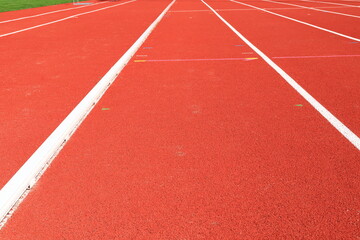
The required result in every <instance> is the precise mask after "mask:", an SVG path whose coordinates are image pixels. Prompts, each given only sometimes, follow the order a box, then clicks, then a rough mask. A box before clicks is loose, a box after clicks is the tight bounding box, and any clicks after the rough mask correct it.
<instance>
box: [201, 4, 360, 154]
mask: <svg viewBox="0 0 360 240" xmlns="http://www.w3.org/2000/svg"><path fill="white" fill-rule="evenodd" d="M201 1H202V2H203V3H204V4H205V5H206V6H207V7H208V8H209V9H210V10H211V11H213V13H214V14H215V15H216V16H217V17H218V18H220V20H221V21H223V22H224V23H225V24H226V26H228V27H229V28H230V29H231V30H232V31H233V32H234V33H235V34H236V35H237V36H238V37H239V38H240V39H241V40H243V41H244V42H245V43H246V44H247V45H248V46H249V47H250V48H251V49H252V50H254V52H256V53H257V54H258V55H259V56H260V57H261V58H262V59H264V61H265V62H266V63H267V64H269V65H270V66H271V67H272V68H273V69H274V70H275V71H276V72H277V73H278V74H280V76H282V77H283V78H284V80H285V81H286V82H287V83H288V84H290V86H292V87H293V88H294V89H295V90H296V91H297V92H298V93H299V94H300V95H301V96H302V97H303V98H305V100H306V101H308V102H309V103H310V104H311V106H313V107H314V108H315V109H316V110H317V111H318V112H319V113H320V114H321V115H322V116H323V117H324V118H325V119H326V120H328V121H329V122H330V123H331V125H333V126H334V127H335V128H336V129H337V130H338V131H339V132H340V133H341V134H342V135H343V136H344V137H345V138H346V139H347V140H349V141H350V143H352V144H353V145H354V146H355V147H356V148H357V149H358V150H360V138H359V137H358V136H356V135H355V133H353V132H352V131H351V130H350V129H349V128H348V127H346V126H345V125H344V124H343V123H342V122H340V120H339V119H337V118H336V117H335V116H334V115H333V114H332V113H331V112H329V111H328V110H327V109H326V108H325V107H324V106H323V105H321V104H320V103H319V102H318V101H317V100H316V99H315V98H313V97H312V96H311V95H310V94H309V93H308V92H307V91H306V90H305V89H304V88H302V87H301V86H300V85H299V84H298V83H297V82H296V81H295V80H294V79H293V78H292V77H290V76H289V75H288V74H287V73H286V72H285V71H284V70H282V69H281V68H280V67H279V66H278V65H277V64H276V63H274V62H273V61H272V60H271V59H270V58H269V57H268V56H266V55H265V54H264V53H263V52H261V51H260V50H259V49H258V48H257V47H255V45H254V44H252V43H251V42H250V41H249V40H247V39H246V38H245V37H244V36H243V35H242V34H241V33H240V32H238V31H237V30H236V29H235V28H234V27H233V26H232V25H231V24H230V23H228V22H227V21H226V20H225V19H224V18H223V17H221V15H220V14H219V13H218V12H216V11H215V10H214V9H213V8H212V7H210V6H209V5H208V4H207V3H206V2H204V0H201Z"/></svg>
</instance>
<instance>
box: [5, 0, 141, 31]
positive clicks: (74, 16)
mask: <svg viewBox="0 0 360 240" xmlns="http://www.w3.org/2000/svg"><path fill="white" fill-rule="evenodd" d="M135 1H137V0H131V1H128V2H123V3H119V4H115V5H112V6H109V7H103V8H99V9H95V10H91V11H88V12H84V13H79V14H75V15H71V16H69V17H65V18H61V19H58V20H55V21H51V22H47V23H43V24H39V25H35V26H33V27H28V28H23V29H21V30H17V31H14V32H9V33H5V34H1V35H0V38H2V37H6V36H10V35H14V34H17V33H21V32H25V31H29V30H32V29H36V28H40V27H44V26H47V25H50V24H54V23H58V22H62V21H66V20H69V19H72V18H76V17H78V16H82V15H86V14H90V13H94V12H99V11H102V10H105V9H109V8H114V7H117V6H120V5H125V4H128V3H132V2H135Z"/></svg>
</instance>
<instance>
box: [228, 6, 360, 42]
mask: <svg viewBox="0 0 360 240" xmlns="http://www.w3.org/2000/svg"><path fill="white" fill-rule="evenodd" d="M229 1H231V2H234V3H237V4H242V5H245V6H248V7H252V8H255V9H258V10H260V11H263V12H267V13H270V14H273V15H276V16H279V17H282V18H286V19H289V20H291V21H294V22H298V23H301V24H304V25H307V26H310V27H313V28H316V29H319V30H322V31H325V32H329V33H332V34H335V35H338V36H340V37H344V38H347V39H351V40H354V41H357V42H360V39H359V38H354V37H351V36H348V35H345V34H342V33H338V32H335V31H332V30H329V29H326V28H323V27H319V26H316V25H314V24H311V23H307V22H303V21H300V20H297V19H295V18H291V17H287V16H284V15H281V14H278V13H274V12H271V11H268V10H265V9H263V8H259V7H255V6H253V5H250V4H246V3H243V2H238V1H235V0H229Z"/></svg>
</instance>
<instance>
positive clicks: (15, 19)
mask: <svg viewBox="0 0 360 240" xmlns="http://www.w3.org/2000/svg"><path fill="white" fill-rule="evenodd" d="M103 3H106V2H99V3H94V4H91V5H85V6H81V7H72V8H66V9H61V10H56V11H51V12H45V13H40V14H36V15H30V16H26V17H20V18H14V19H9V20H4V21H0V24H2V23H8V22H15V21H19V20H24V19H29V18H35V17H40V16H44V15H49V14H53V13H58V12H64V11H69V10H76V9H80V8H84V7H90V6H95V5H98V4H103Z"/></svg>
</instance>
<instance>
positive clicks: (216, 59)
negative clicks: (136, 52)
mask: <svg viewBox="0 0 360 240" xmlns="http://www.w3.org/2000/svg"><path fill="white" fill-rule="evenodd" d="M255 59H258V58H256V57H250V58H185V59H148V60H141V59H137V60H134V62H137V63H143V62H202V61H249V60H255Z"/></svg>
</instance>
